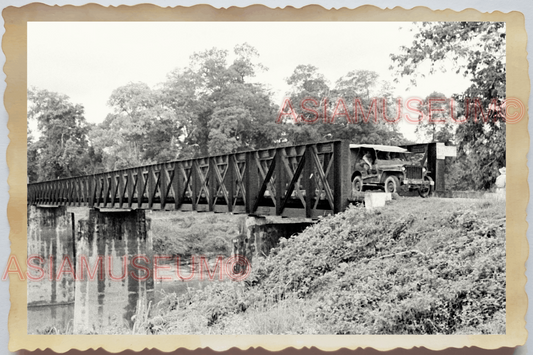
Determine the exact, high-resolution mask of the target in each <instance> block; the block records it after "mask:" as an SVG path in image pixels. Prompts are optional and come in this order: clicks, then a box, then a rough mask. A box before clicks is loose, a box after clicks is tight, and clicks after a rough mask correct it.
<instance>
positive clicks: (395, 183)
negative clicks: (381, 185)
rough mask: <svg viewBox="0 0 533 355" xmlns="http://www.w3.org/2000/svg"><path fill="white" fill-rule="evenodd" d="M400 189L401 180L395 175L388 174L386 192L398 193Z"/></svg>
mask: <svg viewBox="0 0 533 355" xmlns="http://www.w3.org/2000/svg"><path fill="white" fill-rule="evenodd" d="M399 189H400V180H398V178H397V177H396V176H394V175H391V176H388V177H387V178H386V179H385V192H390V193H398V190H399Z"/></svg>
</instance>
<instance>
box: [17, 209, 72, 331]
mask: <svg viewBox="0 0 533 355" xmlns="http://www.w3.org/2000/svg"><path fill="white" fill-rule="evenodd" d="M73 235H74V216H73V214H72V213H69V212H67V209H66V207H64V206H60V207H57V206H54V207H40V206H28V234H27V236H28V259H29V260H30V262H31V264H32V265H35V266H36V267H40V268H41V270H42V272H39V271H38V270H37V269H36V268H32V269H30V270H29V271H30V274H31V275H32V277H34V278H40V279H39V280H31V279H29V280H28V283H27V297H28V299H27V305H28V308H27V309H28V333H29V334H32V333H35V332H36V331H37V330H44V329H46V328H51V327H58V325H60V324H62V322H64V321H65V320H66V319H72V316H73V304H74V287H75V284H74V275H73V273H68V270H69V269H70V265H72V266H74V265H73V264H74V259H75V245H74V242H73V241H74V239H73ZM39 258H41V259H40V260H39ZM65 260H69V261H70V265H68V262H66V261H65ZM64 261H65V263H64ZM61 270H63V271H64V272H61ZM58 272H61V275H60V276H59V277H58ZM41 276H42V277H41Z"/></svg>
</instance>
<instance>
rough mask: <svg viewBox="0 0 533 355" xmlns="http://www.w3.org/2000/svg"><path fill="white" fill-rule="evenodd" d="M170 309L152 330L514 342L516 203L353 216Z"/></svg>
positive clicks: (408, 203) (407, 206) (315, 230)
mask: <svg viewBox="0 0 533 355" xmlns="http://www.w3.org/2000/svg"><path fill="white" fill-rule="evenodd" d="M415 202H416V203H415ZM164 302H165V304H164V305H160V307H159V310H158V311H157V312H159V313H158V314H157V313H156V314H155V316H154V318H153V319H152V321H151V322H150V325H149V328H148V330H149V331H150V332H152V333H199V334H210V333H225V334H240V333H249V334H269V333H273V334H290V333H294V334H300V333H322V334H324V333H325V334H474V333H476V334H487V333H489V334H496V333H504V332H505V304H506V298H505V204H504V203H502V202H498V201H472V200H448V199H424V200H421V199H401V200H399V201H393V202H392V204H391V205H389V206H386V207H385V208H383V209H380V210H374V211H366V210H365V209H363V208H356V207H352V208H349V209H348V210H347V211H346V212H345V213H342V214H338V215H336V216H333V217H328V218H324V219H323V220H321V221H320V222H319V223H317V224H316V225H313V226H311V227H309V228H308V229H306V230H305V231H304V232H303V233H301V234H299V235H297V236H293V237H292V238H290V239H288V240H282V243H281V244H280V246H279V247H278V248H276V249H275V250H273V251H272V253H271V254H270V255H269V256H268V257H267V258H258V259H254V265H253V271H252V275H251V276H250V277H249V278H248V279H247V281H246V284H239V283H236V282H226V283H216V284H213V285H210V287H208V288H206V289H204V290H199V291H196V292H191V293H189V294H185V295H182V296H169V297H167V298H166V299H165V300H164Z"/></svg>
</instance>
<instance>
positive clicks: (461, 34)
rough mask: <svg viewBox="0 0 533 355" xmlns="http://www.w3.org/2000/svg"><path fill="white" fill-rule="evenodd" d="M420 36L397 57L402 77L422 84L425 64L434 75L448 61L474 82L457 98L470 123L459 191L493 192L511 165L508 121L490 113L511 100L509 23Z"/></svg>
mask: <svg viewBox="0 0 533 355" xmlns="http://www.w3.org/2000/svg"><path fill="white" fill-rule="evenodd" d="M414 37H415V38H414V42H413V44H412V45H411V46H410V47H402V48H401V51H402V53H401V54H391V58H392V60H393V62H394V63H395V64H396V65H397V66H396V73H397V74H398V75H400V76H412V77H413V82H414V83H416V75H417V74H423V73H421V72H420V70H419V66H420V64H422V63H424V62H429V63H430V64H431V68H430V73H431V72H434V71H435V70H437V65H438V64H439V63H443V62H447V63H456V64H455V68H454V70H455V72H456V73H457V74H459V73H462V74H463V75H464V76H466V77H469V78H470V79H471V82H472V84H471V86H470V87H469V88H468V89H467V90H466V91H465V92H458V93H456V95H454V100H455V102H456V113H457V117H458V118H461V117H462V118H464V119H465V120H466V121H465V122H464V123H462V124H460V125H458V127H457V132H456V141H457V142H458V156H457V159H456V161H457V163H458V164H460V165H461V167H462V169H461V171H462V176H461V177H460V178H459V179H457V181H458V183H457V184H456V188H460V189H488V188H490V187H491V186H492V185H493V184H494V182H495V180H496V177H497V176H498V169H499V168H501V167H502V166H505V161H506V159H505V131H506V129H505V128H506V127H505V118H504V117H500V116H498V115H495V116H491V117H490V118H489V117H488V116H489V112H487V111H488V110H487V109H488V108H489V106H490V104H491V101H492V100H495V102H497V100H500V101H501V100H503V99H505V87H506V77H505V73H506V68H505V45H506V34H505V23H503V22H424V23H422V24H419V25H418V27H417V31H416V33H415V35H414ZM391 69H393V70H394V67H391ZM481 110H483V113H484V114H485V115H486V116H485V118H483V117H482V115H483V114H482V113H481Z"/></svg>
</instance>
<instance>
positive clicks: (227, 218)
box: [150, 212, 238, 259]
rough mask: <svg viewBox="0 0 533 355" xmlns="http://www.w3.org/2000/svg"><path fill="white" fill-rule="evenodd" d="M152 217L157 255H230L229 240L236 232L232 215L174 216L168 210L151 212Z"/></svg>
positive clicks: (230, 243) (193, 214) (192, 213)
mask: <svg viewBox="0 0 533 355" xmlns="http://www.w3.org/2000/svg"><path fill="white" fill-rule="evenodd" d="M150 218H151V220H152V222H151V229H152V233H153V248H154V253H155V254H157V255H168V256H180V257H182V258H185V259H187V258H189V257H190V256H191V255H204V256H206V257H214V256H217V255H225V256H230V255H231V252H232V246H233V244H232V240H233V238H234V237H235V236H236V235H237V234H238V228H237V227H236V226H235V220H234V218H232V216H231V215H222V214H213V213H201V214H198V213H194V212H191V213H190V214H186V215H185V216H183V217H176V216H175V214H171V213H168V212H154V213H152V214H151V215H150Z"/></svg>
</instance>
